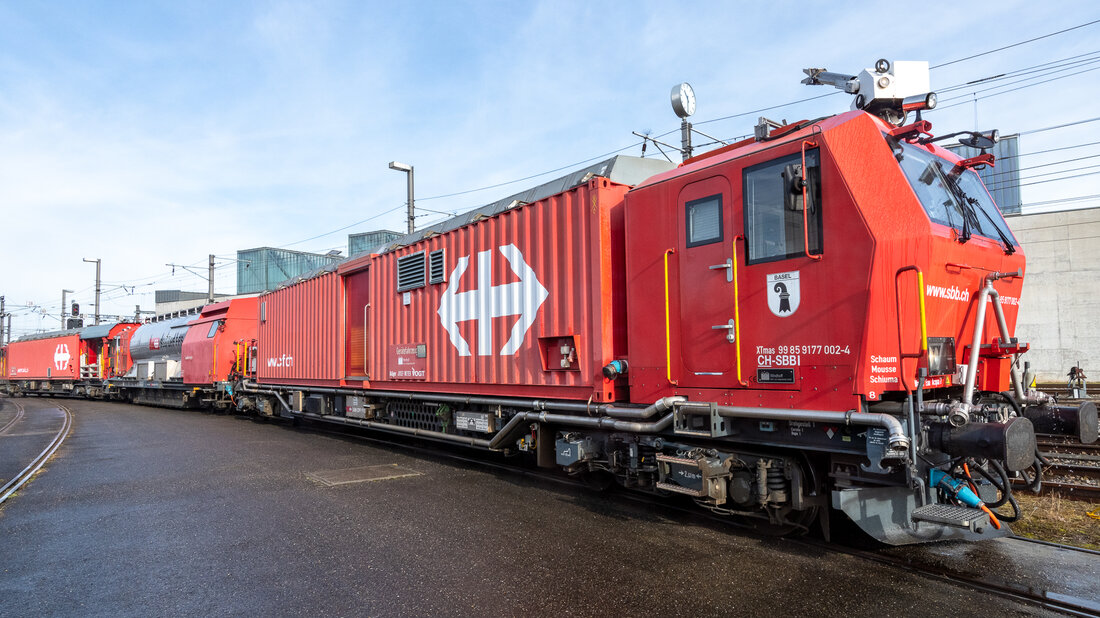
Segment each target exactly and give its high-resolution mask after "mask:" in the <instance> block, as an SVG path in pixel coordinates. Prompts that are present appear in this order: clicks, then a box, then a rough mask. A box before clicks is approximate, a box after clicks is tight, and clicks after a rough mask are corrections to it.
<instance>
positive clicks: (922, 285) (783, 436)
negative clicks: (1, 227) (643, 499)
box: [9, 61, 1097, 544]
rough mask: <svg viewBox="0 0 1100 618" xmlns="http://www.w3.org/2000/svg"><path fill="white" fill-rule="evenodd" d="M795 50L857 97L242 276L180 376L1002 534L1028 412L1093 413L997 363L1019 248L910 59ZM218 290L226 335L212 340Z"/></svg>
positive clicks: (661, 488)
mask: <svg viewBox="0 0 1100 618" xmlns="http://www.w3.org/2000/svg"><path fill="white" fill-rule="evenodd" d="M808 73H809V74H810V78H809V79H808V80H807V81H808V82H809V83H829V84H833V85H836V86H838V87H841V88H842V89H844V90H845V91H847V92H849V93H853V94H857V99H856V105H855V107H856V109H854V110H853V111H850V112H848V113H844V114H840V115H837V116H832V117H828V118H823V119H819V120H814V121H802V122H797V123H793V124H789V125H786V126H777V125H775V124H774V123H762V124H761V126H759V127H758V130H757V133H756V136H755V137H754V138H753V139H749V140H745V141H743V142H740V143H737V144H733V145H730V146H727V147H724V148H721V149H718V150H715V151H712V152H709V153H706V154H704V155H701V156H698V157H695V158H692V159H689V160H687V161H685V162H684V164H683V165H680V166H672V165H665V164H663V163H660V162H656V161H653V160H651V159H635V158H631V157H616V158H614V159H611V160H608V161H605V162H602V163H599V164H596V165H594V166H591V167H590V168H588V169H585V170H581V171H579V172H577V173H575V174H572V175H570V176H568V177H566V178H563V179H559V180H558V181H555V182H553V183H548V185H544V186H543V187H540V188H537V189H534V190H532V191H529V192H527V193H525V194H522V195H518V196H513V198H508V199H505V200H502V201H500V202H497V203H495V204H492V205H489V206H487V207H484V208H482V209H479V210H477V211H474V212H472V213H469V214H467V215H465V216H462V217H459V218H456V219H455V220H452V221H448V222H445V223H443V224H440V225H438V226H435V227H433V228H430V229H428V230H425V231H422V232H420V233H417V234H413V235H409V236H406V237H404V238H402V239H399V240H397V241H395V242H393V243H390V244H389V245H388V246H386V247H383V248H380V249H379V251H378V252H377V253H375V254H371V255H367V256H363V257H360V258H358V259H354V260H351V261H348V262H346V263H344V264H342V265H340V266H339V267H338V268H335V269H333V270H330V271H327V272H323V273H319V274H318V275H317V276H315V277H313V278H310V279H307V280H305V281H303V282H300V283H297V284H295V285H291V286H288V287H286V288H283V289H280V290H277V291H274V292H271V293H268V294H265V295H262V296H260V297H259V299H258V300H253V301H252V302H254V303H256V305H255V306H256V311H255V312H253V314H252V315H253V316H255V317H254V320H255V321H250V319H253V318H249V316H248V312H247V311H245V312H243V313H241V314H235V313H234V311H232V310H223V309H219V308H218V305H214V306H212V307H208V311H206V312H204V314H203V317H202V318H200V319H199V320H197V321H192V322H191V324H190V325H189V326H187V327H186V328H188V329H190V330H188V331H187V334H186V338H184V339H183V340H182V349H183V352H182V354H183V355H184V358H185V359H186V356H187V354H190V353H191V350H195V351H196V353H198V351H199V350H200V348H201V350H203V352H202V353H203V354H207V356H204V357H203V358H204V360H202V361H201V362H200V361H199V360H196V359H192V363H191V367H194V368H191V367H189V366H186V362H185V363H184V364H185V366H184V367H183V369H184V376H187V377H186V379H185V380H183V382H186V383H187V384H189V385H190V384H194V385H195V386H196V387H199V386H202V387H204V388H205V389H206V390H205V391H203V392H204V393H205V394H203V395H202V396H203V397H204V398H206V399H207V400H208V401H214V402H223V403H224V402H229V405H234V406H235V407H237V408H238V409H242V410H256V411H258V412H259V413H261V414H269V415H275V414H278V415H284V416H291V417H307V418H315V419H323V420H326V421H331V422H337V423H345V424H349V425H358V426H364V427H369V428H372V429H375V430H381V431H387V432H393V433H403V434H411V435H417V436H420V437H422V438H427V439H432V440H439V441H449V442H456V443H462V444H466V445H469V446H473V447H477V448H483V449H491V450H498V451H506V452H526V453H529V454H530V455H531V456H532V458H533V459H534V460H535V461H537V463H538V465H541V466H548V467H553V466H560V467H562V468H564V469H565V470H567V471H568V472H570V473H573V474H582V475H588V476H592V477H606V478H608V479H614V480H615V481H617V482H619V483H620V484H622V485H624V486H627V487H632V488H636V489H639V490H643V491H650V492H654V493H658V494H679V495H686V496H690V497H691V498H692V499H694V500H695V502H697V503H698V504H699V505H700V506H702V507H704V508H708V509H711V510H713V511H715V512H718V513H724V514H729V515H732V516H739V517H743V518H746V519H748V520H750V521H757V522H759V523H760V525H761V526H762V527H766V528H768V529H770V530H773V531H779V532H790V531H799V530H806V529H808V528H809V527H810V526H811V525H813V524H814V523H815V522H820V525H821V526H822V527H823V528H824V529H825V530H826V531H827V530H828V527H829V514H830V513H831V512H834V511H839V512H842V513H844V514H845V515H847V516H848V517H849V518H851V519H852V520H853V521H854V522H856V524H858V525H859V526H860V527H861V528H862V529H863V530H865V531H866V532H867V533H868V534H870V535H872V536H873V537H875V538H877V539H879V540H881V541H884V542H887V543H891V544H904V543H915V542H922V541H929V540H939V539H954V538H961V539H982V538H992V537H996V536H1002V535H1005V534H1008V533H1009V531H1008V526H1007V525H1004V524H1002V520H1008V521H1011V520H1012V519H1013V515H1012V514H1005V513H1002V514H998V513H997V512H996V511H995V510H994V509H997V508H998V507H1001V506H1002V505H1004V504H1006V503H1007V504H1010V505H1011V506H1012V507H1015V502H1014V500H1013V498H1012V495H1011V491H1012V490H1011V485H1010V481H1009V477H1010V476H1015V475H1017V474H1021V473H1024V474H1025V475H1028V476H1029V478H1031V479H1033V482H1037V481H1038V479H1039V476H1040V474H1041V469H1040V467H1039V465H1038V463H1037V459H1036V450H1035V435H1034V427H1033V421H1034V424H1035V425H1037V426H1039V427H1041V428H1042V429H1043V430H1044V431H1051V432H1058V433H1067V434H1074V435H1077V436H1078V437H1079V439H1081V440H1082V441H1084V442H1092V441H1095V440H1096V438H1097V417H1096V409H1095V407H1093V406H1091V404H1086V405H1084V406H1081V407H1080V408H1075V409H1069V408H1064V407H1059V406H1057V405H1054V403H1053V401H1052V400H1050V399H1049V398H1047V397H1045V396H1043V395H1042V394H1041V393H1036V392H1033V391H1028V390H1027V389H1026V388H1025V385H1024V384H1023V381H1022V380H1021V378H1020V376H1019V373H1018V371H1017V363H1018V360H1019V358H1020V355H1021V354H1022V353H1023V352H1025V351H1026V350H1027V344H1026V343H1023V342H1020V341H1018V340H1017V339H1016V338H1014V337H1013V335H1012V332H1013V328H1014V326H1015V322H1016V316H1017V307H1018V302H1019V297H1020V290H1021V286H1022V276H1023V272H1024V267H1025V260H1024V255H1023V252H1022V250H1021V248H1020V246H1019V244H1018V243H1017V242H1016V240H1015V239H1014V237H1013V236H1012V233H1011V231H1010V230H1009V229H1008V226H1007V225H1006V224H1005V221H1004V219H1003V217H1002V216H1001V214H1000V211H999V210H998V208H997V206H996V205H995V204H994V203H993V200H992V198H991V197H990V195H989V193H988V192H987V191H986V190H985V188H984V186H983V185H982V183H981V180H980V179H979V177H978V176H977V174H976V173H975V172H974V171H973V168H974V167H976V166H979V165H992V164H993V163H994V162H993V160H992V157H991V156H989V155H981V156H979V157H975V158H973V159H967V160H960V159H959V158H958V157H956V156H954V155H953V154H951V153H950V152H948V151H946V150H944V149H942V148H940V147H938V146H937V145H936V144H935V142H936V141H937V139H942V138H935V137H933V136H932V134H931V132H930V131H931V125H930V124H929V123H927V122H924V121H922V120H921V119H920V118H919V112H920V110H922V109H929V108H931V107H933V106H934V104H935V97H934V95H932V94H930V93H928V92H927V90H928V89H927V64H926V63H895V64H894V65H893V66H892V65H891V64H890V63H888V62H886V61H880V62H879V63H878V64H877V65H876V67H875V68H874V69H867V70H865V71H863V72H862V73H861V74H860V75H858V76H843V75H837V74H833V73H828V72H825V71H822V70H817V69H814V70H808ZM914 111H915V112H917V119H916V121H915V122H913V123H909V124H906V123H905V119H906V117H907V115H908V113H910V112H914ZM685 124H686V120H685ZM964 136H965V137H964V140H965V141H968V142H969V143H972V144H973V145H975V146H977V147H979V148H980V147H983V145H986V146H985V147H988V145H991V143H992V142H991V139H992V137H991V136H989V135H982V134H977V133H969V132H965V133H964ZM945 137H948V136H945ZM233 302H235V303H236V302H241V301H239V300H238V301H233ZM239 306H240V307H245V308H246V309H247V307H246V305H243V304H242V305H239ZM217 312H221V313H218V316H224V319H225V320H226V322H225V324H237V325H240V326H239V330H236V328H237V327H234V332H233V334H232V335H226V336H225V337H223V338H222V339H223V340H224V341H223V342H222V343H218V344H215V345H220V346H223V348H222V350H223V352H222V353H223V354H224V352H225V348H224V346H225V345H226V342H229V341H231V342H232V343H231V345H232V346H233V347H234V349H235V352H234V355H233V357H232V359H230V358H228V357H227V358H226V359H223V360H209V359H210V358H211V357H210V354H211V353H212V352H209V349H210V348H212V347H213V346H211V345H209V344H207V343H206V342H205V340H204V338H203V337H204V336H207V337H209V336H210V333H216V330H217V328H219V327H217V326H216V325H217V324H218V322H217V320H221V319H223V317H218V316H216V315H214V313H217ZM204 331H208V332H204ZM134 340H135V341H136V340H138V336H135V337H134ZM252 340H255V342H254V343H252ZM12 345H13V346H15V345H16V344H12ZM203 345H205V347H202V346H203ZM9 355H10V351H9ZM212 358H213V359H220V358H221V357H220V356H217V355H215V356H213V357H212ZM10 364H11V359H10V356H9V366H10ZM135 365H136V366H140V363H139V362H138V359H137V358H136V357H135ZM193 376H198V377H193ZM140 379H145V380H147V379H148V378H140ZM111 385H112V388H113V389H115V392H119V393H122V394H124V395H125V394H127V393H129V394H130V396H133V394H134V393H137V392H139V391H138V390H137V388H138V387H137V385H136V384H135V383H134V382H133V377H132V378H131V380H130V381H125V380H114V381H112V382H111ZM153 386H155V385H153ZM149 388H150V385H143V386H141V390H140V393H141V395H140V396H141V397H144V398H145V400H152V399H156V398H158V397H159V396H160V395H156V394H151V393H150V391H149ZM183 392H185V393H188V396H191V397H193V396H194V394H195V393H196V392H198V391H196V390H194V389H191V390H187V389H183ZM964 470H965V471H966V472H965V473H964V472H963V471H964ZM1028 470H1031V471H1032V472H1030V473H1028V472H1026V471H1028ZM971 473H973V474H974V475H975V476H972V477H968V476H967V475H969V474H971ZM1016 510H1018V509H1016Z"/></svg>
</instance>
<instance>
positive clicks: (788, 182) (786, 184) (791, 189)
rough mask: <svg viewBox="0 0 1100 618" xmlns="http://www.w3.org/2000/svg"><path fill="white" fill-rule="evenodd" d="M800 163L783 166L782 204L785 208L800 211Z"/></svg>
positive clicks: (801, 181) (801, 205) (801, 183)
mask: <svg viewBox="0 0 1100 618" xmlns="http://www.w3.org/2000/svg"><path fill="white" fill-rule="evenodd" d="M803 183H804V181H803V179H802V164H801V163H789V164H787V166H786V167H784V168H783V206H784V207H785V208H786V209H787V210H793V211H797V212H801V211H802V207H803V204H802V185H803Z"/></svg>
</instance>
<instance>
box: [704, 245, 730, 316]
mask: <svg viewBox="0 0 1100 618" xmlns="http://www.w3.org/2000/svg"><path fill="white" fill-rule="evenodd" d="M708 268H709V269H710V270H718V269H719V268H725V269H726V283H733V259H732V258H730V259H728V260H726V263H725V264H715V265H714V266H709V267H708ZM715 328H718V327H717V326H715Z"/></svg>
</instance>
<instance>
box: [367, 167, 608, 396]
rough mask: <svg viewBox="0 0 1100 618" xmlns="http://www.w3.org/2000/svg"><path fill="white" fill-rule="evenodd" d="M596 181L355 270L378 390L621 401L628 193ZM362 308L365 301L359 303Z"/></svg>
mask: <svg viewBox="0 0 1100 618" xmlns="http://www.w3.org/2000/svg"><path fill="white" fill-rule="evenodd" d="M628 189H629V186H627V185H622V184H618V183H615V182H612V181H610V180H608V179H607V178H603V177H594V178H591V179H589V180H587V181H586V182H584V183H583V184H580V185H579V186H576V187H574V188H571V189H569V190H566V191H564V192H561V193H558V194H556V195H552V196H550V197H547V198H544V199H540V200H538V201H536V202H534V203H530V204H524V205H521V206H518V207H516V208H512V209H510V210H505V211H504V212H502V213H500V214H497V215H495V216H492V217H490V218H486V219H482V220H478V221H476V222H474V223H471V224H468V225H464V226H462V227H459V228H457V229H454V230H451V231H447V232H445V233H442V234H440V235H437V236H432V237H428V238H426V239H424V240H421V241H419V242H415V243H413V244H410V245H408V246H405V247H402V248H399V249H397V250H395V251H392V252H387V253H384V254H382V255H380V256H378V257H377V258H376V259H374V260H373V262H372V263H371V264H370V266H369V269H368V270H363V271H359V272H357V273H354V274H349V275H348V277H347V279H346V290H347V296H348V298H349V300H350V299H353V298H358V299H362V292H361V291H362V287H363V286H369V289H370V294H369V297H370V303H369V305H368V304H364V305H363V306H360V304H358V303H357V304H355V305H354V306H353V304H352V303H351V302H349V303H348V309H347V311H348V316H349V318H348V321H349V327H353V326H354V321H355V317H356V316H357V315H358V314H360V313H363V312H364V311H366V315H367V319H368V327H367V328H366V333H365V339H366V356H367V358H366V359H365V361H366V367H367V368H368V372H367V373H368V375H369V377H370V379H371V382H370V386H371V388H375V389H392V390H418V391H435V392H438V391H449V392H465V393H476V394H490V395H504V396H520V397H546V398H557V399H578V400H582V401H584V400H588V399H589V398H591V400H592V401H594V402H608V401H618V400H621V399H624V398H625V396H626V392H625V389H624V388H623V387H624V385H623V384H622V383H621V382H614V381H609V380H605V379H604V377H603V375H602V373H601V370H602V368H603V366H604V365H606V364H607V363H609V362H610V361H612V360H615V359H617V358H621V357H622V356H623V355H625V353H626V324H625V322H624V317H625V304H624V303H625V288H624V285H625V281H624V279H623V277H622V273H623V272H624V267H625V264H624V263H623V251H622V247H621V243H622V236H623V229H622V228H623V196H624V195H625V194H626V192H627V190H628ZM359 303H362V300H360V301H359Z"/></svg>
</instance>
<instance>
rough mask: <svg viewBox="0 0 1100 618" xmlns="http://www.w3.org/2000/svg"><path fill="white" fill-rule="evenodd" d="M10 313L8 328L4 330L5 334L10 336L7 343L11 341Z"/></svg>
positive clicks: (9, 315)
mask: <svg viewBox="0 0 1100 618" xmlns="http://www.w3.org/2000/svg"><path fill="white" fill-rule="evenodd" d="M7 315H8V328H7V330H5V331H4V335H5V336H6V337H7V338H8V341H7V343H11V314H10V313H9V314H7Z"/></svg>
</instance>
